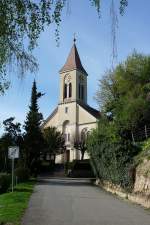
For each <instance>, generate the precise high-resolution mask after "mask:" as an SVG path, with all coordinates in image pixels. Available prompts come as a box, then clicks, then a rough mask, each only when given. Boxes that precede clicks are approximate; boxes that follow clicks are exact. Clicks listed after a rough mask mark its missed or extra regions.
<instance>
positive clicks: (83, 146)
mask: <svg viewBox="0 0 150 225" xmlns="http://www.w3.org/2000/svg"><path fill="white" fill-rule="evenodd" d="M74 147H75V148H76V149H77V150H79V151H80V152H81V160H83V159H84V154H85V152H86V150H87V145H86V141H85V140H81V141H75V143H74Z"/></svg>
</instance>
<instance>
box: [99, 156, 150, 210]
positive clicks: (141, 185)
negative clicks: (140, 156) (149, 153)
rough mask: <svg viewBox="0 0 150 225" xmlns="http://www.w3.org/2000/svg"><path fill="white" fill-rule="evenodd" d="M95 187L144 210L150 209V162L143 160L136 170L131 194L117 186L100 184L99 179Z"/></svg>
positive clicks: (108, 183)
mask: <svg viewBox="0 0 150 225" xmlns="http://www.w3.org/2000/svg"><path fill="white" fill-rule="evenodd" d="M96 185H98V186H100V187H102V188H103V189H105V190H106V191H108V192H111V193H113V194H116V195H118V196H119V197H121V198H124V199H129V200H130V201H132V202H134V203H137V204H140V205H142V206H144V207H145V208H150V160H147V159H145V160H144V161H143V162H142V163H141V164H140V165H139V166H138V167H137V168H136V178H135V184H134V189H133V192H132V193H127V192H126V191H125V190H124V189H123V188H121V187H120V186H119V185H114V184H112V183H110V182H106V181H105V182H103V183H102V182H101V181H100V179H97V180H96Z"/></svg>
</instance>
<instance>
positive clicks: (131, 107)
mask: <svg viewBox="0 0 150 225" xmlns="http://www.w3.org/2000/svg"><path fill="white" fill-rule="evenodd" d="M149 71H150V56H144V55H142V54H137V53H136V52H134V53H133V54H132V55H131V56H129V57H128V58H127V60H126V61H125V62H124V63H121V64H119V65H118V66H117V67H116V68H115V69H114V71H108V72H107V73H106V74H105V76H104V77H103V79H102V80H100V83H99V90H98V92H97V100H98V103H99V106H100V108H101V109H102V111H103V112H104V113H105V114H107V115H109V116H110V117H111V119H113V121H114V122H115V124H116V125H117V127H118V129H119V130H120V134H121V135H123V136H127V137H128V138H131V131H135V130H136V129H138V128H140V127H141V126H142V127H144V125H147V126H149V124H150V117H149V113H150V104H149V103H150V79H149V75H150V73H149Z"/></svg>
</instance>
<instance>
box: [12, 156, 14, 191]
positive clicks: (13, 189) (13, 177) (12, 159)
mask: <svg viewBox="0 0 150 225" xmlns="http://www.w3.org/2000/svg"><path fill="white" fill-rule="evenodd" d="M12 192H14V158H12Z"/></svg>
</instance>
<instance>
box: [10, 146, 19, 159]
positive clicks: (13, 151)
mask: <svg viewBox="0 0 150 225" xmlns="http://www.w3.org/2000/svg"><path fill="white" fill-rule="evenodd" d="M8 158H9V159H17V158H19V147H18V146H10V147H9V148H8Z"/></svg>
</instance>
